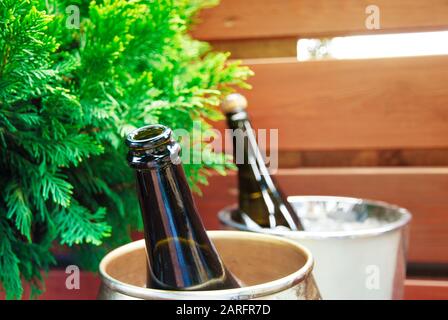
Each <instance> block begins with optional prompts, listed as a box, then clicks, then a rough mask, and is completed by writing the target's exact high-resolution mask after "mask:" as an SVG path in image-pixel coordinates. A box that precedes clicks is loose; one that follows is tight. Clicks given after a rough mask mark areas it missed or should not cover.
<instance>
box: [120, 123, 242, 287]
mask: <svg viewBox="0 0 448 320" xmlns="http://www.w3.org/2000/svg"><path fill="white" fill-rule="evenodd" d="M149 129H150V130H146V131H145V128H142V129H140V131H138V130H137V131H138V132H137V133H136V134H135V136H133V135H132V134H131V135H130V136H128V140H127V144H128V146H129V147H130V150H129V153H128V161H129V164H130V166H131V167H133V168H134V169H136V177H137V193H138V198H139V202H140V207H141V212H142V217H143V223H144V231H145V241H146V248H147V256H148V260H149V261H148V262H149V264H148V265H149V266H150V267H149V270H148V283H147V285H148V287H152V288H157V289H164V290H213V289H215V288H221V287H222V285H223V284H224V283H225V284H226V285H233V284H230V283H229V281H230V280H231V279H228V277H227V274H226V269H225V267H224V265H223V264H222V262H221V259H220V258H219V256H218V254H217V252H216V249H215V247H214V246H213V244H212V243H211V241H210V239H209V238H208V236H207V233H206V231H205V228H204V226H203V224H202V221H201V218H200V216H199V214H198V212H197V209H196V205H195V203H194V200H193V195H192V193H191V190H190V188H189V186H188V183H187V179H186V176H185V172H184V170H183V167H182V164H181V162H180V159H179V152H180V146H179V144H178V143H177V142H176V141H174V140H173V139H172V138H171V132H169V134H167V135H164V133H165V132H166V130H165V131H160V130H159V131H160V132H155V133H156V135H155V136H154V134H151V132H150V131H151V130H152V127H149ZM226 281H227V283H226ZM235 286H237V284H235Z"/></svg>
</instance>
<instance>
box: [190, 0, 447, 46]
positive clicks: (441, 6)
mask: <svg viewBox="0 0 448 320" xmlns="http://www.w3.org/2000/svg"><path fill="white" fill-rule="evenodd" d="M371 4H375V5H377V6H378V7H379V8H380V21H381V25H380V27H381V29H380V30H378V31H379V32H391V31H394V32H395V31H415V30H419V31H420V30H440V29H445V28H447V26H448V2H447V1H445V0H425V1H422V0H407V1H403V0H375V1H374V2H372V1H369V0H338V1H328V0H244V1H242V0H222V1H221V4H220V5H219V6H217V7H215V8H212V9H207V10H204V11H203V13H202V15H201V16H200V18H201V20H202V23H201V24H199V26H198V27H197V29H196V31H195V32H194V35H195V36H196V37H198V38H200V39H204V40H224V39H245V38H263V37H264V38H278V37H291V36H300V37H315V36H328V35H339V34H363V33H367V34H371V33H374V31H372V30H368V29H367V28H366V27H365V20H366V18H367V15H366V13H365V10H366V7H367V6H368V5H371Z"/></svg>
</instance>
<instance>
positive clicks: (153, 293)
mask: <svg viewBox="0 0 448 320" xmlns="http://www.w3.org/2000/svg"><path fill="white" fill-rule="evenodd" d="M207 233H208V235H209V236H210V237H211V239H212V240H213V239H219V238H230V237H239V238H240V239H242V238H243V237H244V238H246V239H247V238H250V239H252V240H261V241H269V242H271V243H272V242H277V243H282V244H287V245H289V246H292V247H295V248H296V249H297V250H300V252H301V253H302V254H303V256H304V258H305V259H306V261H305V264H304V265H303V266H302V267H301V268H300V269H299V270H297V271H295V272H293V273H291V274H289V275H287V276H286V277H283V278H280V279H277V280H274V281H270V282H266V283H262V284H258V285H254V286H247V287H242V288H237V289H226V290H208V291H168V290H158V289H147V288H143V287H138V286H135V285H130V284H127V283H124V282H121V281H119V280H117V279H114V278H113V277H111V276H110V275H109V274H108V273H107V272H106V267H107V265H108V263H109V262H110V261H111V260H113V259H114V258H116V257H117V256H120V255H121V254H123V253H126V252H130V251H133V250H137V249H141V248H144V247H145V240H144V239H142V240H137V241H134V242H131V243H128V244H126V245H123V246H121V247H119V248H117V249H114V250H112V251H111V252H109V253H108V254H107V255H106V256H104V258H103V259H102V260H101V262H100V266H99V274H100V278H101V282H102V284H103V285H106V286H108V287H109V288H110V289H112V290H114V291H117V292H119V293H121V294H123V295H126V296H130V297H133V298H138V299H163V300H198V299H203V300H210V299H213V300H246V299H256V298H262V297H265V296H269V295H272V294H275V293H279V292H282V291H285V290H287V289H289V288H292V287H294V286H296V285H297V284H299V283H301V282H302V281H304V280H305V279H306V278H307V277H308V276H310V275H311V273H312V270H313V267H314V258H313V255H312V254H311V252H310V251H309V250H308V249H307V248H306V247H304V246H303V245H300V244H298V243H297V242H295V241H293V240H289V239H286V238H281V237H277V236H273V235H268V234H257V233H253V232H245V231H231V230H213V231H207Z"/></svg>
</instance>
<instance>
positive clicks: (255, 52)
mask: <svg viewBox="0 0 448 320" xmlns="http://www.w3.org/2000/svg"><path fill="white" fill-rule="evenodd" d="M211 45H212V46H213V49H215V50H218V51H224V52H231V54H232V55H231V58H232V59H248V58H250V59H255V58H277V57H296V56H297V39H296V38H280V39H264V40H263V41H260V40H259V39H246V40H230V41H229V40H224V41H219V40H218V41H211Z"/></svg>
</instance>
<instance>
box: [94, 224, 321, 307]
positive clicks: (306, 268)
mask: <svg viewBox="0 0 448 320" xmlns="http://www.w3.org/2000/svg"><path fill="white" fill-rule="evenodd" d="M208 234H209V236H210V238H211V239H212V241H213V243H214V244H215V246H216V248H217V250H218V252H219V254H220V256H221V257H222V259H223V261H224V263H225V265H226V266H227V268H229V270H230V271H231V272H232V273H233V274H234V275H235V276H236V277H237V278H239V279H240V280H241V281H242V282H243V283H244V284H245V285H246V286H245V287H243V288H238V289H229V290H215V291H164V290H155V289H147V288H145V287H144V286H145V282H146V279H145V277H146V253H145V243H144V241H143V240H140V241H136V242H133V243H130V244H127V245H125V246H122V247H120V248H118V249H116V250H114V251H112V252H111V253H109V254H108V255H106V257H104V259H103V260H102V262H101V264H100V275H101V281H102V284H101V288H100V292H99V295H98V298H99V299H108V300H120V299H147V300H155V299H162V300H167V299H181V300H184V299H199V300H212V299H213V300H214V299H225V300H227V299H232V300H246V299H292V300H305V299H306V300H316V299H320V294H319V290H318V289H317V287H316V284H315V281H314V278H313V275H312V273H311V272H312V269H313V257H312V255H311V253H310V252H309V251H308V250H307V249H306V248H304V247H303V246H301V245H299V244H297V243H296V242H294V241H291V240H287V239H282V238H279V237H274V236H270V235H261V234H256V233H250V232H239V231H209V232H208Z"/></svg>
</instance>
